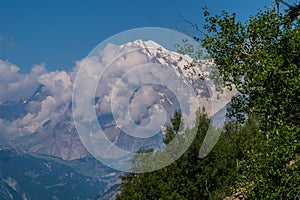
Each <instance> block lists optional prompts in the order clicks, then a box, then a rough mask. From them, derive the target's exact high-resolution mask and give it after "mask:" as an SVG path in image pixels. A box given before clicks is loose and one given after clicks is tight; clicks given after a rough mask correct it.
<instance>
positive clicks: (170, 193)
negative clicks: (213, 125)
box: [117, 112, 257, 200]
mask: <svg viewBox="0 0 300 200" xmlns="http://www.w3.org/2000/svg"><path fill="white" fill-rule="evenodd" d="M175 116H176V114H175ZM198 118H199V127H198V132H197V135H196V137H195V139H194V141H193V143H192V145H191V146H190V148H189V149H188V150H187V151H186V152H185V153H184V154H183V155H182V156H181V157H180V158H179V159H178V160H176V162H174V163H172V164H171V165H169V166H167V167H165V168H163V169H160V170H157V171H154V172H149V173H142V174H127V175H125V176H124V177H123V181H122V184H121V194H120V195H119V196H118V197H117V199H133V200H134V199H196V200H198V199H222V198H224V197H226V195H229V194H231V192H232V190H233V188H235V180H236V178H237V176H238V174H239V162H240V159H241V158H242V157H243V155H244V154H245V149H244V148H243V146H245V145H250V146H253V145H255V143H256V141H254V139H252V138H251V137H250V135H251V134H253V132H255V130H256V128H257V125H256V124H255V123H250V122H249V124H247V128H246V129H245V130H247V132H246V131H245V133H243V134H242V133H241V130H242V129H241V127H242V126H240V125H239V124H237V123H235V122H231V123H228V124H227V125H226V127H225V131H224V133H222V135H221V137H220V139H219V141H218V143H217V145H216V146H215V148H214V149H213V150H212V152H210V153H209V154H208V156H207V157H205V158H204V159H199V157H198V154H199V149H200V147H201V144H202V141H203V139H204V137H205V134H206V131H207V129H208V126H209V124H210V120H209V118H208V117H207V116H206V115H205V114H204V113H203V112H201V113H200V114H199V115H198ZM174 119H177V120H175V121H177V122H179V120H180V117H176V118H173V120H172V124H174ZM173 128H174V127H173V126H170V127H169V130H172V131H173Z"/></svg>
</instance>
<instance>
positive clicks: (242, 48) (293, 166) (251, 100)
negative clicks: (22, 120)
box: [203, 8, 300, 199]
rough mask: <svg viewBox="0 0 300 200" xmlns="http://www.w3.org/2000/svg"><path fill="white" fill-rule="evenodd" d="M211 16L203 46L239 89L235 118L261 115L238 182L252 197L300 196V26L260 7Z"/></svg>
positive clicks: (232, 110)
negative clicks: (241, 14)
mask: <svg viewBox="0 0 300 200" xmlns="http://www.w3.org/2000/svg"><path fill="white" fill-rule="evenodd" d="M204 14H205V16H206V22H207V24H206V25H205V29H206V30H207V32H208V34H207V37H206V38H205V39H204V42H203V46H204V47H205V48H206V49H207V51H208V52H209V54H210V55H211V56H212V58H213V59H214V61H215V63H216V67H217V68H218V70H219V71H220V74H221V76H222V78H223V81H224V85H225V86H227V87H228V88H231V87H236V88H237V90H238V94H237V95H236V96H235V97H234V98H233V99H232V107H231V108H230V110H229V111H230V116H235V117H236V118H237V119H238V120H239V121H241V122H244V121H245V116H250V117H251V118H254V117H255V118H256V119H257V121H258V124H259V130H258V133H257V134H256V135H253V136H251V137H258V136H259V138H261V139H260V140H259V141H258V144H257V145H256V146H255V148H250V149H249V151H248V153H247V154H245V157H244V158H243V159H242V161H241V171H242V173H241V175H240V176H239V178H238V179H239V181H238V184H239V186H240V188H242V191H243V193H244V196H245V197H248V198H249V199H298V198H299V194H300V177H299V151H300V148H299V139H300V131H299V124H300V66H299V65H300V56H299V55H300V32H299V31H300V30H299V27H297V25H296V26H295V25H294V24H293V21H294V18H293V19H292V18H291V17H292V15H290V13H288V14H278V13H276V12H275V11H273V10H271V9H267V10H266V11H258V13H257V14H256V15H255V16H251V17H250V19H249V20H248V21H247V22H246V23H244V24H243V23H242V22H240V21H236V18H235V14H234V13H233V14H228V13H227V12H225V11H224V12H223V13H222V15H217V16H213V17H212V16H210V14H209V12H208V10H207V9H206V8H204Z"/></svg>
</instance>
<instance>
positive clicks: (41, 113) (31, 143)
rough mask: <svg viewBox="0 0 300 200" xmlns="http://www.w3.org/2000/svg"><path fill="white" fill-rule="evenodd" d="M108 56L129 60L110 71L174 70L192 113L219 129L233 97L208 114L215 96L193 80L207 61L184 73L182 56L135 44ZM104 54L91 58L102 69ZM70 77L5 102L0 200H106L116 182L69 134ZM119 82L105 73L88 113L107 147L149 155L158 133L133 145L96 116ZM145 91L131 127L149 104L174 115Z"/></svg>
mask: <svg viewBox="0 0 300 200" xmlns="http://www.w3.org/2000/svg"><path fill="white" fill-rule="evenodd" d="M110 48H112V49H110V50H111V52H119V53H120V52H131V53H132V52H133V51H132V50H134V53H135V54H134V55H129V54H128V55H123V54H122V57H120V58H119V59H121V60H120V61H119V60H118V59H117V60H115V65H117V64H118V63H123V64H124V65H130V64H132V63H130V62H133V64H137V65H141V64H146V63H157V64H161V65H163V66H165V67H167V68H170V69H174V71H176V74H177V76H178V77H184V80H185V82H186V83H187V84H190V85H191V86H192V87H193V89H194V92H195V94H196V95H197V98H198V100H199V104H200V106H203V107H206V108H207V111H209V112H210V113H209V114H210V115H211V116H214V115H216V119H217V120H218V119H220V120H221V121H222V113H223V111H224V109H225V108H226V106H228V105H227V103H228V102H229V100H230V97H231V96H232V94H233V93H230V94H229V93H228V94H229V95H228V96H227V97H225V100H224V99H223V101H220V102H219V103H218V102H214V104H213V105H214V106H213V107H210V105H211V102H212V101H215V100H216V101H217V100H218V98H217V95H220V94H218V93H216V92H214V90H215V86H214V85H213V83H212V82H211V81H204V80H202V79H200V78H199V75H200V74H206V75H208V74H209V73H210V72H211V69H212V68H211V66H212V65H213V62H212V61H210V60H203V61H200V62H199V65H201V66H191V67H189V68H188V69H185V68H186V66H188V64H189V63H190V62H191V61H192V59H191V58H190V57H189V56H187V55H181V54H178V53H176V52H173V51H169V50H167V49H165V48H164V47H162V46H161V45H159V44H157V43H155V42H153V41H142V40H137V41H134V42H129V43H126V44H124V45H121V46H116V45H115V46H113V47H110ZM106 51H107V49H106ZM111 52H108V53H105V50H104V53H103V52H102V54H99V55H98V59H99V62H103V63H104V62H107V59H108V58H109V57H112V55H111V54H112V53H111ZM130 56H133V57H130ZM88 59H89V58H87V59H86V60H87V61H88ZM134 59H136V60H134ZM134 62H136V63H134ZM113 64H114V63H113ZM113 64H112V66H110V67H111V68H113V67H114V66H113ZM78 65H80V63H78ZM78 67H79V66H76V67H75V68H78ZM75 72H76V70H75V71H74V72H70V73H67V72H64V71H61V72H58V71H57V72H51V73H48V74H44V75H43V76H40V78H39V80H38V81H39V86H38V87H37V88H32V91H33V92H32V93H29V94H28V95H26V96H25V97H23V98H22V99H20V100H18V101H9V100H7V101H6V102H4V103H2V104H0V139H1V140H0V146H10V148H2V149H1V150H0V196H2V197H3V198H4V199H89V198H90V199H92V198H96V197H98V198H101V199H111V198H113V197H114V195H115V191H116V188H117V187H118V183H119V182H120V179H119V175H120V174H119V173H117V172H114V171H113V170H111V169H109V168H107V167H105V166H104V165H102V164H100V163H99V162H98V161H96V160H95V159H93V158H91V156H90V154H89V153H88V151H87V150H86V149H85V147H84V145H83V144H82V142H81V140H80V138H79V136H78V133H77V131H76V129H75V126H74V122H73V116H72V102H71V96H72V84H73V81H74V76H75V74H76V73H75ZM108 73H109V72H108ZM121 75H122V74H120V73H118V72H113V70H112V72H111V74H107V77H106V84H104V85H100V86H99V88H98V89H97V91H96V96H95V109H96V112H97V117H98V121H99V124H100V126H101V127H102V128H103V130H104V131H105V134H106V135H107V137H108V138H109V139H110V141H112V142H113V143H114V144H116V145H118V146H119V147H121V148H123V149H126V150H128V151H137V150H138V149H140V148H157V146H159V145H160V144H161V143H162V138H163V133H162V132H160V133H159V134H157V135H155V136H153V137H151V138H150V139H142V138H133V137H132V136H128V135H126V134H125V133H124V132H123V131H122V130H121V129H120V128H119V127H118V125H117V124H116V121H115V120H114V117H113V115H112V113H111V111H110V110H108V111H107V110H105V109H104V108H106V107H107V105H110V102H109V101H106V98H107V97H108V96H109V95H111V94H110V92H109V91H108V90H109V89H111V88H109V87H110V86H111V85H112V84H115V83H114V82H115V78H118V76H121ZM150 86H151V91H152V92H154V93H155V95H153V96H152V97H153V98H152V101H151V102H150V103H148V104H146V103H145V106H144V107H146V108H145V109H144V110H143V109H140V110H137V112H138V113H137V115H136V116H137V118H136V119H135V122H136V124H140V125H143V123H146V122H147V120H149V116H148V115H149V109H150V108H151V105H152V104H160V105H162V106H163V107H164V108H165V109H166V110H167V112H168V119H170V117H171V116H172V115H173V113H174V111H175V110H177V109H179V102H178V100H176V97H175V96H174V94H172V93H171V92H170V91H169V90H168V89H167V88H165V87H162V86H158V85H155V84H153V85H150ZM138 92H140V91H137V93H138ZM133 98H135V96H134V95H133ZM132 102H133V100H132ZM143 103H144V102H143ZM167 123H168V122H167ZM215 125H217V126H219V125H220V126H221V125H222V123H221V122H216V123H215ZM160 148H161V147H160ZM21 152H22V153H21ZM99 195H100V196H101V197H99Z"/></svg>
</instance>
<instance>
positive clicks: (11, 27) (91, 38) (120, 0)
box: [0, 0, 272, 72]
mask: <svg viewBox="0 0 300 200" xmlns="http://www.w3.org/2000/svg"><path fill="white" fill-rule="evenodd" d="M204 5H207V6H208V8H209V10H210V11H211V13H213V14H217V13H219V12H220V11H221V10H228V11H230V12H236V13H237V17H238V18H239V19H241V20H245V19H247V16H249V15H250V14H251V13H255V11H256V10H257V8H263V7H264V6H265V5H269V6H271V5H272V0H243V1H238V0H227V1H226V0H197V1H196V0H187V1H182V0H173V1H169V0H168V1H167V0H151V1H143V0H139V1H132V0H128V1H124V0H110V1H100V0H97V1H96V0H87V1H83V0H80V1H79V0H73V1H71V0H70V1H59V0H52V1H46V0H45V1H37V0H35V1H34V0H28V1H25V0H23V1H21V0H1V1H0V59H2V60H8V61H9V62H12V63H14V64H16V65H17V66H18V67H20V68H21V72H28V71H29V70H30V69H31V67H32V65H34V64H40V63H45V64H46V68H47V70H48V71H53V70H67V71H68V70H71V69H72V67H73V66H74V63H75V62H76V61H77V60H80V59H82V58H83V57H85V56H86V55H87V54H88V53H89V52H90V51H91V50H92V49H93V48H94V47H95V46H96V45H97V44H98V43H100V42H101V41H103V40H105V39H107V38H108V37H110V36H113V35H115V34H117V33H120V32H122V31H126V30H128V29H133V28H139V27H149V26H150V27H167V28H172V29H174V28H175V26H174V22H176V21H178V20H180V17H179V15H178V13H181V14H182V15H183V16H185V17H186V18H187V19H190V20H192V21H194V22H197V23H198V24H200V26H202V25H203V16H202V12H201V11H202V10H201V7H202V6H204ZM177 25H179V26H181V25H180V24H177Z"/></svg>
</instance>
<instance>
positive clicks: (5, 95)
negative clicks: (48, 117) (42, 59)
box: [0, 60, 46, 103]
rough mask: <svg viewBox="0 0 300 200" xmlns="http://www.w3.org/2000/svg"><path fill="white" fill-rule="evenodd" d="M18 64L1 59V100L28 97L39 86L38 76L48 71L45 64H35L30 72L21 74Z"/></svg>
mask: <svg viewBox="0 0 300 200" xmlns="http://www.w3.org/2000/svg"><path fill="white" fill-rule="evenodd" d="M19 70H20V68H19V67H17V66H16V65H14V64H12V63H10V62H8V61H3V60H0V102H2V103H3V102H4V101H6V100H18V99H20V98H21V97H28V94H30V93H32V92H33V91H34V88H35V87H37V86H38V81H37V79H38V77H39V76H40V75H41V74H44V73H46V69H45V65H44V64H41V65H35V66H33V68H32V69H31V71H30V73H28V74H20V73H19Z"/></svg>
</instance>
